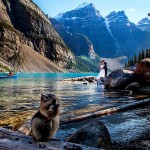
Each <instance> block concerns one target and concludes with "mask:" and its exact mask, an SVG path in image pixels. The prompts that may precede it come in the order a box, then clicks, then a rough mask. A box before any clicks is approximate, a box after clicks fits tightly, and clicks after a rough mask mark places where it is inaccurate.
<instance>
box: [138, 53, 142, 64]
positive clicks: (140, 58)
mask: <svg viewBox="0 0 150 150" xmlns="http://www.w3.org/2000/svg"><path fill="white" fill-rule="evenodd" d="M141 60H142V54H141V52H140V53H139V56H138V62H140V61H141Z"/></svg>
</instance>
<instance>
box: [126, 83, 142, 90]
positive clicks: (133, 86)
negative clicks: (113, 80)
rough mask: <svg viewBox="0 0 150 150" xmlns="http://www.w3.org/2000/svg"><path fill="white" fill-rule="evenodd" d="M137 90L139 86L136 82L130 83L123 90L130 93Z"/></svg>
mask: <svg viewBox="0 0 150 150" xmlns="http://www.w3.org/2000/svg"><path fill="white" fill-rule="evenodd" d="M139 88H140V84H139V83H138V82H132V83H130V84H129V85H128V86H127V87H126V88H125V89H126V90H131V91H138V90H139Z"/></svg>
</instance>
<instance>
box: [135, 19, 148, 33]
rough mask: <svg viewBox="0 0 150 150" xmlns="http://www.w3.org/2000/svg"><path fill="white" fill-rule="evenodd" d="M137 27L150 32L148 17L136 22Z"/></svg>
mask: <svg viewBox="0 0 150 150" xmlns="http://www.w3.org/2000/svg"><path fill="white" fill-rule="evenodd" d="M137 27H138V28H139V29H141V30H142V31H147V32H150V19H149V18H147V17H145V18H143V19H142V20H140V21H139V22H138V24H137Z"/></svg>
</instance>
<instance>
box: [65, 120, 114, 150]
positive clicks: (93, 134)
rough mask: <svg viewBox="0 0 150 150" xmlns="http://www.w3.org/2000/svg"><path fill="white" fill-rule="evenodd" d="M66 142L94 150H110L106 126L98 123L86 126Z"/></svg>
mask: <svg viewBox="0 0 150 150" xmlns="http://www.w3.org/2000/svg"><path fill="white" fill-rule="evenodd" d="M67 142H72V143H77V144H82V145H87V146H91V147H96V148H104V149H111V139H110V135H109V132H108V130H107V128H106V126H105V125H104V124H103V123H102V122H100V121H98V122H93V123H90V124H87V125H85V126H83V127H82V128H80V129H79V130H77V131H76V132H75V133H74V134H72V135H71V137H69V139H68V140H67Z"/></svg>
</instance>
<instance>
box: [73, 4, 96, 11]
mask: <svg viewBox="0 0 150 150" xmlns="http://www.w3.org/2000/svg"><path fill="white" fill-rule="evenodd" d="M85 7H92V8H94V9H95V6H94V4H93V3H88V2H84V3H82V4H80V5H79V6H78V7H77V8H75V10H78V9H82V8H85Z"/></svg>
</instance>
